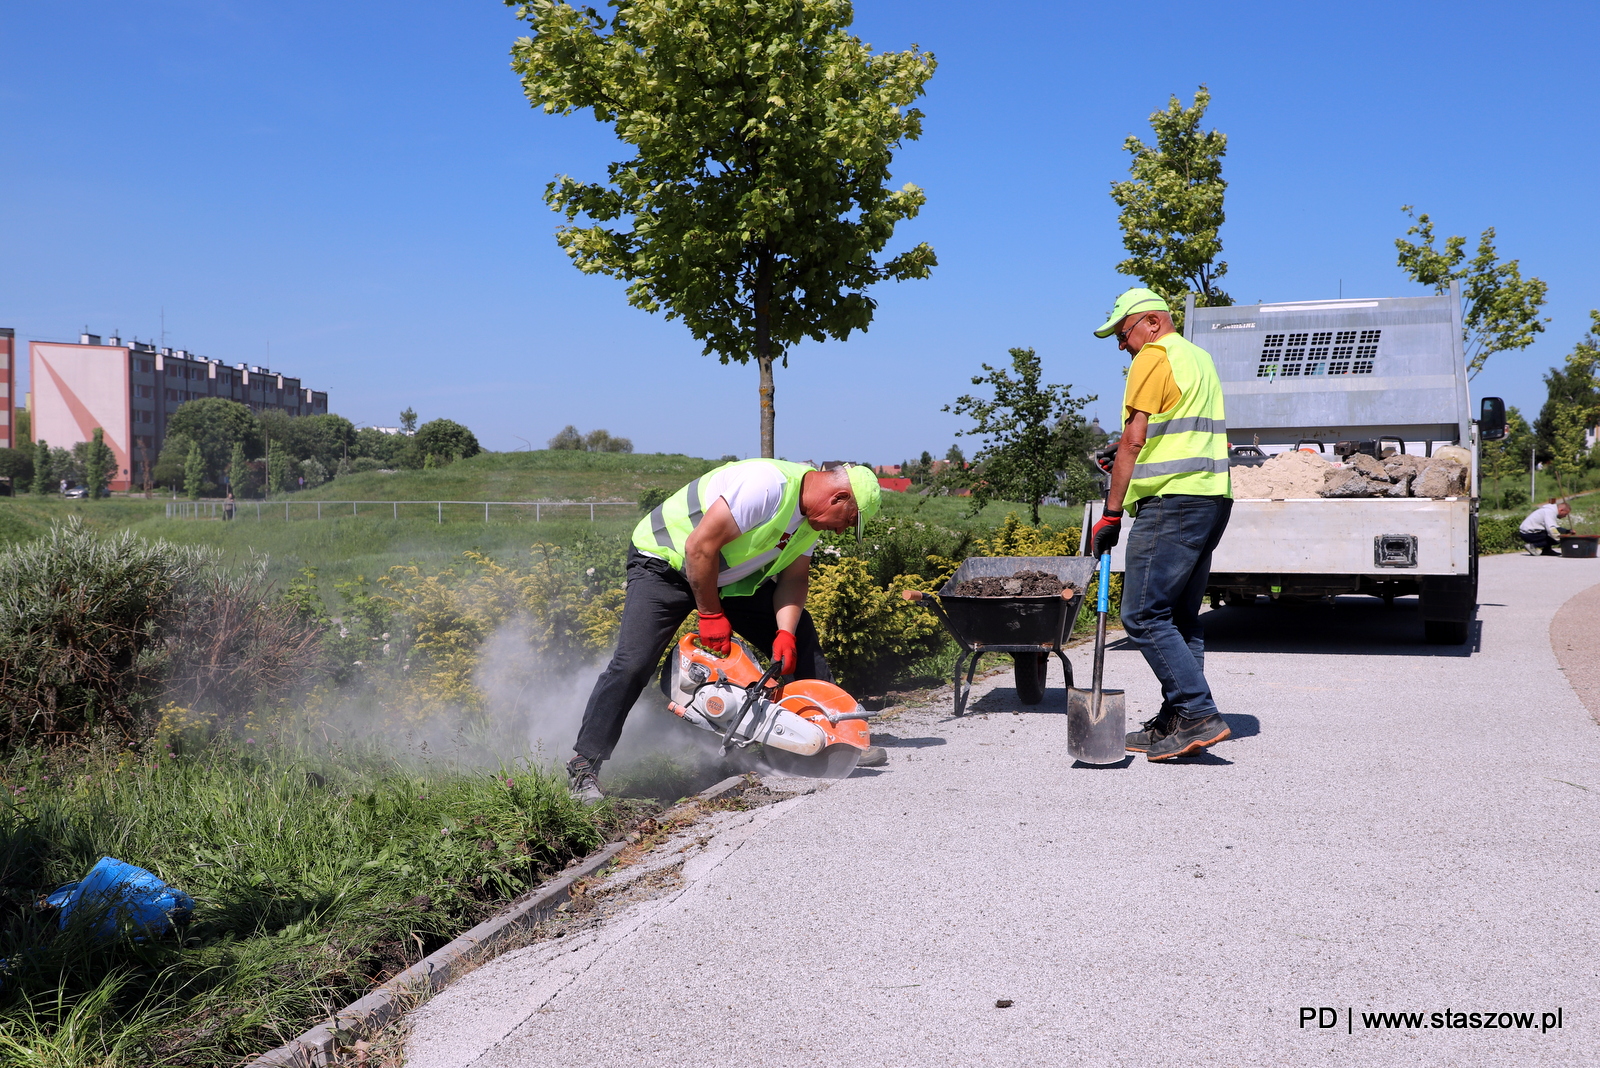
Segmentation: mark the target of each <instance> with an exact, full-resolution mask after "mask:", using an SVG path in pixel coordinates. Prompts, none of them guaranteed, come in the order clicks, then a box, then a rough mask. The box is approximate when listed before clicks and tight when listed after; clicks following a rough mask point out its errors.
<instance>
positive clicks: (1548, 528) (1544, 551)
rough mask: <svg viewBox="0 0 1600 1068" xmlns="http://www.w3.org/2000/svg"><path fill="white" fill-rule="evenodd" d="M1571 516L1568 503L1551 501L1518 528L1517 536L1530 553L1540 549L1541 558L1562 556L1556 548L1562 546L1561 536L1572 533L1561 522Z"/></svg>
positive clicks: (1541, 506) (1540, 507)
mask: <svg viewBox="0 0 1600 1068" xmlns="http://www.w3.org/2000/svg"><path fill="white" fill-rule="evenodd" d="M1571 514H1572V509H1571V508H1570V507H1568V506H1567V502H1566V501H1557V500H1551V501H1549V502H1547V503H1545V504H1541V505H1540V506H1539V507H1537V508H1535V509H1534V510H1533V514H1532V515H1530V516H1528V518H1526V519H1524V520H1523V521H1522V526H1520V527H1518V528H1517V534H1518V536H1519V537H1521V538H1522V541H1523V543H1524V544H1525V545H1527V546H1528V549H1529V550H1530V551H1531V550H1533V549H1538V550H1540V552H1539V555H1540V556H1560V555H1561V553H1560V552H1559V551H1557V549H1556V546H1557V545H1559V544H1561V535H1563V534H1571V533H1572V531H1571V530H1570V529H1569V528H1567V527H1564V526H1562V525H1561V520H1563V519H1565V518H1567V516H1569V515H1571Z"/></svg>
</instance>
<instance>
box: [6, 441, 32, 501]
mask: <svg viewBox="0 0 1600 1068" xmlns="http://www.w3.org/2000/svg"><path fill="white" fill-rule="evenodd" d="M0 478H9V479H10V480H11V485H12V486H13V487H14V489H15V492H17V493H21V492H22V491H23V490H25V489H27V488H28V486H29V484H30V483H32V482H33V449H32V447H29V448H26V449H0Z"/></svg>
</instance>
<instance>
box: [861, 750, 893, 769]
mask: <svg viewBox="0 0 1600 1068" xmlns="http://www.w3.org/2000/svg"><path fill="white" fill-rule="evenodd" d="M887 763H889V751H888V750H887V749H885V748H884V747H883V746H881V745H869V746H867V747H866V748H865V749H863V750H861V759H860V760H858V761H856V767H858V768H881V767H883V766H884V765H885V764H887Z"/></svg>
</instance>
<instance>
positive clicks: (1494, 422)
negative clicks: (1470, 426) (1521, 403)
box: [1478, 397, 1506, 441]
mask: <svg viewBox="0 0 1600 1068" xmlns="http://www.w3.org/2000/svg"><path fill="white" fill-rule="evenodd" d="M1505 436H1506V402H1505V401H1503V400H1501V399H1500V398H1499V397H1485V398H1483V407H1482V408H1481V409H1480V410H1479V414H1478V440H1479V441H1499V440H1500V439H1501V438H1503V437H1505Z"/></svg>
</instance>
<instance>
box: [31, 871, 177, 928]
mask: <svg viewBox="0 0 1600 1068" xmlns="http://www.w3.org/2000/svg"><path fill="white" fill-rule="evenodd" d="M45 904H47V905H52V906H54V907H56V908H58V909H60V910H61V927H62V928H63V929H65V928H66V926H67V923H68V921H70V920H71V919H72V916H73V913H75V912H76V911H77V910H78V909H79V908H82V907H84V906H87V907H89V908H90V909H92V910H94V911H95V912H96V913H102V912H103V919H101V920H100V922H99V923H98V924H97V925H96V926H95V934H96V935H98V936H99V937H101V938H114V937H116V934H117V929H118V927H119V925H120V924H122V923H127V924H129V925H131V926H134V927H138V928H140V929H141V930H142V931H143V932H144V933H145V934H148V935H164V934H166V933H167V932H168V931H170V930H172V923H173V920H174V919H178V920H182V919H187V918H188V914H189V913H191V912H193V911H194V899H193V898H192V897H190V896H189V895H188V894H186V893H184V892H183V891H182V890H179V889H177V888H176V887H172V886H168V885H167V884H166V883H164V882H162V881H161V880H160V879H157V878H156V877H155V876H154V875H151V874H150V873H149V872H147V871H145V870H144V869H143V868H136V867H134V866H133V865H132V864H128V863H125V862H123V861H120V860H117V859H116V858H114V857H101V858H100V860H99V862H97V863H96V864H95V866H94V867H93V868H90V869H89V874H88V875H85V876H84V877H83V878H82V879H81V880H80V881H78V882H75V883H68V884H67V885H66V886H63V887H61V888H60V889H59V890H57V891H56V892H55V893H53V894H51V895H50V896H49V897H47V898H45Z"/></svg>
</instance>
